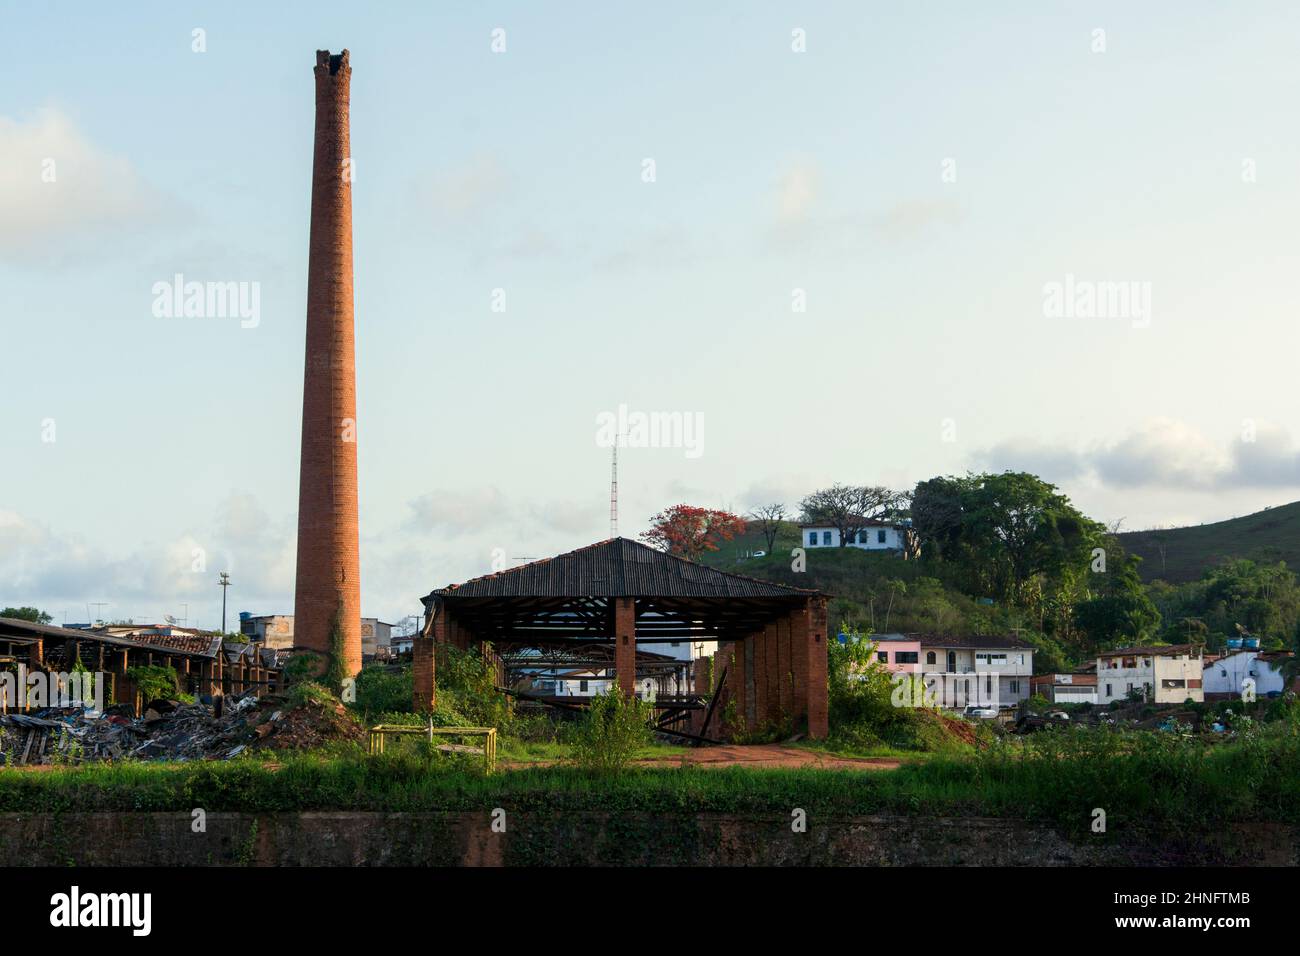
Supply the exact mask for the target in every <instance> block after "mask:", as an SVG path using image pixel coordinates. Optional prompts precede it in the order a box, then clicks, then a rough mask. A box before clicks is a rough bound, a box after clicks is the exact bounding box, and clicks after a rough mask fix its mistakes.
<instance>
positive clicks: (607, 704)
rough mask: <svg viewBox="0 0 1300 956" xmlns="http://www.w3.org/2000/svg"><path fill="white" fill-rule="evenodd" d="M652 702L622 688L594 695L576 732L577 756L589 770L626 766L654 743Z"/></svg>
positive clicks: (609, 770)
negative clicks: (625, 692)
mask: <svg viewBox="0 0 1300 956" xmlns="http://www.w3.org/2000/svg"><path fill="white" fill-rule="evenodd" d="M652 712H653V711H652V708H651V706H650V704H648V703H646V702H645V701H641V700H637V699H636V698H635V697H627V696H624V694H623V692H622V691H620V690H619V689H618V688H613V689H611V690H610V691H609V693H606V694H598V695H596V696H595V697H593V698H591V704H590V706H589V707H588V708H587V713H586V714H585V715H584V716H583V719H582V720H580V721H578V723H577V726H576V727H575V728H574V732H573V760H574V762H575V763H576V764H577V765H578V766H579V767H582V768H584V769H586V770H596V771H600V772H606V773H608V772H611V771H615V770H623V769H625V768H626V767H627V765H628V764H629V763H630V762H631V760H632V758H633V757H635V756H636V752H637V751H638V750H640V749H641V748H642V747H645V746H646V745H648V744H649V743H650V740H651V735H650V718H651V714H652Z"/></svg>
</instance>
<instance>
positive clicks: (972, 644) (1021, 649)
mask: <svg viewBox="0 0 1300 956" xmlns="http://www.w3.org/2000/svg"><path fill="white" fill-rule="evenodd" d="M920 642H921V673H922V674H923V675H924V680H925V686H926V690H927V692H929V693H932V694H933V695H934V697H935V699H936V700H937V701H938V703H939V705H940V706H941V707H949V708H953V709H960V708H962V707H966V706H968V705H971V704H990V705H993V706H996V707H1012V706H1015V705H1016V704H1017V703H1019V702H1020V701H1022V700H1025V699H1027V698H1028V697H1029V679H1030V677H1032V676H1033V673H1034V645H1032V644H1030V643H1029V642H1028V641H1026V640H1024V639H1022V638H1019V637H1008V636H997V635H993V636H988V635H978V636H972V637H937V636H932V635H928V634H922V635H921V636H920Z"/></svg>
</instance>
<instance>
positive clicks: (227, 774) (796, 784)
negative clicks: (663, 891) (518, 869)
mask: <svg viewBox="0 0 1300 956" xmlns="http://www.w3.org/2000/svg"><path fill="white" fill-rule="evenodd" d="M196 806H202V807H205V808H206V809H208V811H209V812H211V811H214V810H216V811H220V810H242V811H248V812H270V811H306V810H376V811H421V810H424V811H429V810H475V811H478V810H483V811H488V810H491V809H492V808H493V807H508V808H513V809H515V810H546V811H555V812H563V811H566V810H608V811H617V810H638V811H646V812H653V813H672V812H697V811H706V812H707V811H714V812H729V813H778V814H781V815H784V814H787V813H788V811H789V808H790V807H792V806H798V807H802V808H805V809H807V810H808V812H809V814H810V815H816V814H839V815H845V814H873V813H899V814H913V815H977V816H978V815H984V816H993V817H1006V818H1014V819H1017V820H1024V821H1030V822H1040V823H1049V824H1053V825H1058V826H1061V827H1064V828H1067V829H1072V830H1077V831H1084V830H1085V829H1086V828H1087V826H1088V824H1089V823H1090V822H1091V820H1092V810H1093V808H1095V807H1099V806H1100V807H1104V808H1106V813H1107V817H1108V830H1109V833H1110V834H1111V835H1114V834H1122V833H1124V832H1125V827H1127V826H1146V825H1152V826H1156V825H1171V826H1177V827H1180V828H1183V830H1184V831H1185V830H1186V828H1188V827H1205V826H1212V825H1214V824H1216V823H1225V822H1233V821H1247V820H1275V821H1279V822H1285V823H1293V824H1297V823H1300V738H1297V737H1296V735H1295V733H1294V732H1293V731H1287V732H1282V731H1281V728H1280V725H1279V729H1278V730H1277V731H1272V732H1258V733H1255V734H1252V735H1249V736H1248V737H1246V738H1244V739H1242V740H1240V741H1237V742H1233V743H1222V744H1219V745H1206V744H1205V743H1203V742H1202V741H1200V740H1195V739H1187V738H1183V737H1179V736H1178V735H1175V734H1165V735H1156V734H1134V733H1119V732H1100V733H1099V732H1086V731H1078V730H1074V731H1069V732H1051V733H1044V734H1042V735H1040V736H1039V737H1038V738H1036V739H1034V740H1032V741H1030V742H1027V743H1024V744H1017V743H1014V742H1011V743H1008V744H1006V745H1004V746H1001V747H992V748H989V749H988V750H986V751H983V752H982V753H980V754H979V755H977V756H975V757H969V756H963V757H949V756H943V755H939V756H936V757H934V758H932V759H930V760H928V761H924V762H918V763H914V764H905V765H904V766H902V767H900V768H899V769H897V770H892V771H861V772H855V771H843V770H751V769H745V768H730V769H725V770H716V769H715V770H704V769H699V768H691V767H683V768H672V769H668V768H647V769H643V770H639V771H638V772H637V773H629V774H603V775H597V776H593V775H592V774H591V773H590V772H588V771H585V770H583V769H581V768H575V767H544V768H536V769H530V770H523V771H514V772H511V773H505V774H494V775H490V776H488V775H483V774H481V773H474V772H472V771H470V770H462V769H458V768H456V767H455V766H448V765H447V764H446V763H445V762H442V761H438V760H434V759H432V758H430V757H428V756H427V755H423V754H419V753H416V752H410V753H399V754H389V755H384V756H381V757H367V756H366V755H364V754H363V753H361V750H360V748H359V747H347V748H339V749H338V750H337V751H336V752H331V753H323V752H316V753H311V754H291V755H287V756H286V755H280V756H278V757H277V763H276V766H275V767H271V766H267V765H264V764H262V763H260V762H258V761H256V760H251V759H237V760H232V761H220V762H202V763H185V764H171V765H167V764H156V763H124V764H114V765H87V766H81V767H76V768H62V767H56V768H53V769H51V770H49V771H48V772H45V773H40V774H18V773H12V774H11V773H5V774H0V811H21V812H69V811H98V810H133V811H185V812H188V811H189V809H190V808H192V807H196ZM1108 838H1110V837H1108Z"/></svg>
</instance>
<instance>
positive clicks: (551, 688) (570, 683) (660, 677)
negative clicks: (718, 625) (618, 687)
mask: <svg viewBox="0 0 1300 956" xmlns="http://www.w3.org/2000/svg"><path fill="white" fill-rule="evenodd" d="M715 643H716V642H713V641H703V642H701V641H663V642H659V641H656V642H654V643H646V644H637V647H636V666H637V671H638V672H639V676H638V677H637V682H636V695H637V696H638V697H640V698H641V699H642V700H654V699H655V698H657V697H664V696H666V697H676V696H680V695H684V694H688V693H690V691H691V683H690V681H691V672H692V668H691V666H690V665H691V662H692V661H693V660H695V658H697V657H701V656H703V654H704V645H705V644H708V645H710V646H711V647H712V646H713V645H714V644H715ZM647 672H648V673H647ZM612 673H613V669H612V666H583V667H576V668H570V669H567V670H563V671H559V672H558V673H557V672H554V671H547V670H543V669H538V670H537V672H536V673H535V675H534V683H533V689H534V690H535V691H536V692H539V693H543V694H547V695H554V696H556V697H594V696H596V695H597V694H606V693H608V692H609V690H610V688H611V687H612V686H613V684H614V680H613V677H612V676H607V675H612Z"/></svg>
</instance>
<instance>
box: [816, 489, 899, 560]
mask: <svg viewBox="0 0 1300 956" xmlns="http://www.w3.org/2000/svg"><path fill="white" fill-rule="evenodd" d="M906 501H907V495H906V494H905V493H903V492H898V491H891V490H890V489H888V488H885V487H883V486H880V485H841V484H835V485H832V486H831V487H829V488H822V489H820V490H818V491H814V492H813V493H812V494H810V495H809V496H808V497H806V498H804V499H803V501H801V502H800V503H799V508H800V510H801V511H802V512H803V520H804V521H805V522H806V523H808V524H827V525H830V526H831V527H832V528H834V529H835V530H836V531H838V532H839V533H840V547H841V548H843V547H846V546H848V545H849V544H850V543H851V542H852V541H854V540H855V539H856V538H857V536H858V533H859V532H860V531H864V530H865V529H867V528H869V527H871V525H873V524H875V523H877V522H879V521H883V520H885V519H891V520H892V519H895V518H897V517H898V513H899V512H900V511H901V510H902V509H903V507H904V506H905V503H906Z"/></svg>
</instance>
